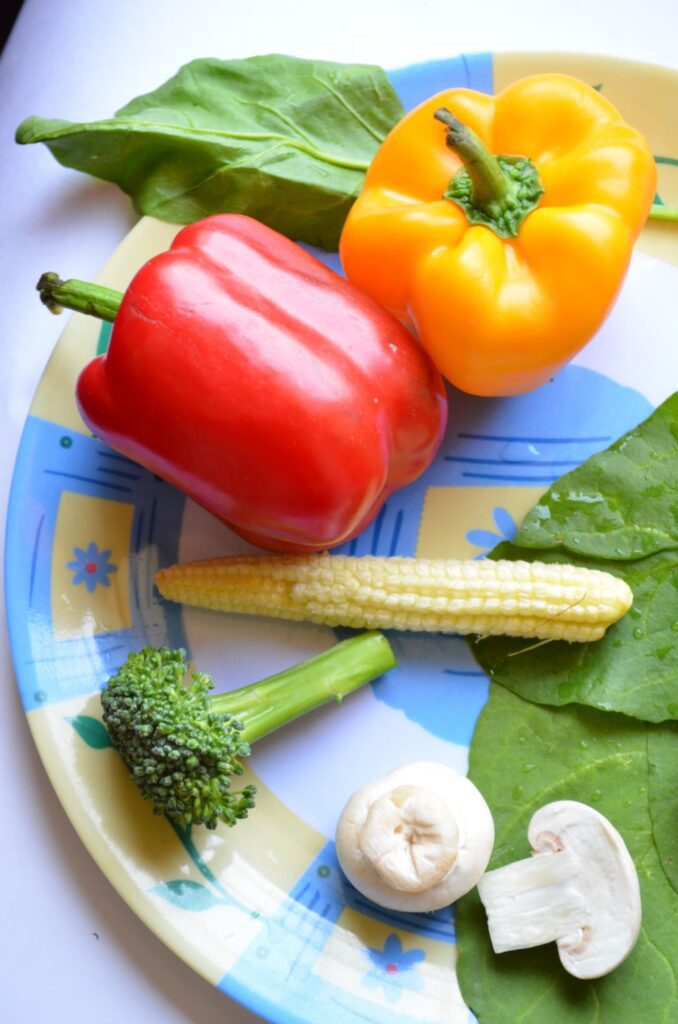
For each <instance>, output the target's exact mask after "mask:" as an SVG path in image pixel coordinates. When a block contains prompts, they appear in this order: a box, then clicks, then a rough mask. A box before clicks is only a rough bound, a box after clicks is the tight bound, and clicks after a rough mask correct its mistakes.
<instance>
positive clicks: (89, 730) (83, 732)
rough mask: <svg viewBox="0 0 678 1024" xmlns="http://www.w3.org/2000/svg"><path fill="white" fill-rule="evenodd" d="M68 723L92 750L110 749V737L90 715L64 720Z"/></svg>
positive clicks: (74, 716) (104, 727) (75, 716)
mask: <svg viewBox="0 0 678 1024" xmlns="http://www.w3.org/2000/svg"><path fill="white" fill-rule="evenodd" d="M66 721H67V722H70V723H71V725H72V726H73V728H74V729H75V731H76V732H77V734H78V736H79V737H80V739H81V740H84V742H85V743H86V744H87V746H88V747H91V748H92V749H93V750H106V748H107V747H112V746H113V744H112V743H111V737H110V736H109V735H108V730H107V729H106V726H105V725H104V723H103V722H100V721H99V719H98V718H92V716H91V715H73V716H72V717H69V718H67V719H66Z"/></svg>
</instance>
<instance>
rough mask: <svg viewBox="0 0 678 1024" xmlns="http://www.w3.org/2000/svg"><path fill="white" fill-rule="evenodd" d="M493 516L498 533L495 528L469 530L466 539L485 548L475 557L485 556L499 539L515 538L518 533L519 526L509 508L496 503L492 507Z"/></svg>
mask: <svg viewBox="0 0 678 1024" xmlns="http://www.w3.org/2000/svg"><path fill="white" fill-rule="evenodd" d="M492 518H493V519H494V525H495V526H496V527H497V532H496V533H495V532H494V531H493V530H469V531H468V533H467V534H466V540H467V541H468V542H469V544H474V545H475V546H476V547H479V548H484V550H483V551H481V552H480V553H479V554H477V555H474V556H473V557H474V558H485V556H486V555H487V553H488V552H489V551H490V550H491V549H492V548H493V547H494V546H495V544H498V543H499V541H502V540H513V538H514V537H515V535H516V531H517V529H518V527H517V525H516V522H515V520H514V518H513V516H512V515H511V513H510V512H509V511H508V510H507V509H505V508H502V506H501V505H496V506H495V508H493V509H492Z"/></svg>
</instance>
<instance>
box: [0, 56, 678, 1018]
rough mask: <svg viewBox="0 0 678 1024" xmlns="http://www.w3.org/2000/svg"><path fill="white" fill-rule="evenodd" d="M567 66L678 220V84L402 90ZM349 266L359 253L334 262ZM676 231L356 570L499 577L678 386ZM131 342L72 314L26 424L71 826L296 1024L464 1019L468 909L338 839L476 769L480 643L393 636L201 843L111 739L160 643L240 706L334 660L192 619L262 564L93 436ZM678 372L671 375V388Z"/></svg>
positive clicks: (12, 569)
mask: <svg viewBox="0 0 678 1024" xmlns="http://www.w3.org/2000/svg"><path fill="white" fill-rule="evenodd" d="M547 70H548V71H552V70H560V71H565V72H569V73H571V74H575V75H577V76H578V77H581V78H583V79H585V80H586V81H588V82H590V83H591V84H593V85H595V87H596V88H598V89H601V90H602V92H603V93H604V95H606V96H608V97H609V98H610V99H611V100H612V101H613V102H614V103H615V104H616V105H617V106H618V107H619V108H620V109H621V111H622V113H623V114H624V115H625V116H626V117H627V119H628V120H629V121H631V122H632V123H634V124H636V125H637V126H638V127H639V128H641V129H642V130H643V131H644V132H645V133H646V135H647V136H648V138H649V140H650V142H651V145H652V148H653V152H654V153H655V154H656V159H657V164H658V168H659V199H660V200H662V201H664V202H673V203H676V202H678V136H677V135H676V121H675V111H676V109H678V74H676V73H675V72H671V71H668V70H664V69H661V68H657V67H650V66H645V65H639V64H632V63H629V62H623V61H615V60H610V59H603V58H596V57H592V56H576V55H557V54H504V55H499V56H491V55H489V54H480V55H473V56H468V57H457V58H454V59H452V60H444V61H438V62H435V63H430V64H425V65H419V66H415V67H410V68H406V69H403V70H400V71H397V72H394V73H393V74H392V76H391V77H392V81H393V84H394V86H395V88H396V89H397V91H398V92H399V94H400V96H401V98H402V100H403V103H404V105H405V106H406V107H407V108H409V107H411V106H413V105H414V104H416V103H418V102H419V101H420V100H423V99H424V98H426V97H427V96H429V95H432V94H433V93H434V92H437V91H439V90H441V89H443V88H446V87H449V86H457V85H463V86H470V87H472V88H476V89H481V90H485V91H487V92H493V91H498V90H499V89H501V88H503V87H504V86H505V85H506V84H508V83H509V82H510V81H512V80H514V79H515V78H518V77H521V76H523V75H524V74H527V73H533V72H538V71H547ZM175 231H176V228H174V227H172V226H170V225H167V224H161V223H159V222H156V221H152V220H149V219H144V220H142V221H140V222H139V224H138V225H137V226H136V227H135V228H134V230H133V231H132V232H131V233H130V235H129V236H128V237H127V238H126V239H125V241H124V242H123V243H122V245H121V246H120V247H119V249H118V250H117V251H116V252H115V254H114V255H113V257H112V259H111V260H110V262H109V263H108V265H107V266H106V268H105V269H104V271H103V273H102V275H101V277H100V280H101V281H102V282H103V283H105V284H108V285H110V286H111V287H115V288H124V287H125V285H126V284H127V283H128V281H129V280H130V278H131V277H132V274H133V273H134V271H135V270H136V269H137V268H138V267H139V266H140V265H141V264H142V262H144V261H145V260H146V259H147V258H148V257H150V256H151V255H153V254H154V253H156V252H158V251H160V250H162V249H165V248H166V247H167V245H168V244H169V242H170V240H171V238H172V236H173V234H174V233H175ZM326 258H327V259H328V262H330V264H333V265H335V266H336V257H326ZM676 263H678V233H677V232H676V230H675V228H673V227H672V226H671V225H667V224H653V225H652V226H650V227H648V228H647V229H646V230H645V232H644V233H643V236H642V238H641V240H640V242H639V245H638V248H637V252H636V254H635V256H634V259H633V263H632V267H631V270H630V273H629V276H628V279H627V282H626V284H625V287H624V289H623V292H622V295H621V297H620V300H619V302H618V304H617V306H616V308H615V310H614V312H613V313H612V315H611V317H610V318H609V320H608V321H607V323H606V324H605V326H604V327H603V329H602V330H601V331H600V333H599V335H598V336H597V337H596V338H595V339H594V340H593V341H592V342H591V344H590V345H589V346H587V348H586V349H585V350H584V351H583V352H582V353H581V355H580V356H579V357H578V358H577V359H576V360H575V362H574V363H573V364H571V365H570V366H568V367H567V368H566V369H565V370H563V371H562V373H560V374H559V376H558V377H557V378H556V379H555V380H553V381H551V382H550V383H549V384H547V385H545V386H544V387H542V388H541V389H540V390H538V391H536V392H534V393H533V394H530V395H526V396H523V397H518V398H510V399H504V400H488V399H474V398H469V397H465V396H461V395H451V396H450V425H449V430H448V432H447V435H446V437H445V440H444V443H443V445H442V447H441V450H440V453H439V455H438V458H437V460H436V462H435V464H434V465H432V466H431V468H430V469H429V471H428V472H427V473H426V475H425V476H424V477H422V478H421V479H420V480H419V481H418V482H417V483H415V484H414V485H412V486H411V487H409V488H408V489H406V490H404V491H401V492H400V493H398V494H396V495H394V496H393V498H391V499H390V500H389V502H388V504H387V505H386V507H385V508H384V509H383V511H382V513H381V514H380V515H379V517H378V518H377V519H376V521H375V522H374V523H373V524H372V525H371V526H370V527H369V528H368V529H367V530H366V531H365V532H364V533H363V534H362V535H361V536H360V537H358V538H357V539H356V540H355V541H353V542H352V543H351V545H350V546H347V548H346V550H350V551H351V552H352V553H357V554H367V553H379V554H384V555H393V554H399V555H414V554H417V555H421V556H451V557H457V556H459V557H471V558H480V557H483V555H484V553H485V552H486V551H487V550H488V549H489V548H490V547H492V546H493V545H494V544H495V542H496V541H497V540H499V539H500V538H504V537H510V536H511V535H512V533H513V531H514V529H515V524H516V522H517V521H519V520H520V518H521V516H522V515H523V513H524V512H525V511H527V509H528V508H530V507H531V506H532V505H533V504H534V502H535V500H536V499H537V497H538V496H539V495H540V494H541V493H542V492H543V491H544V490H545V489H546V487H547V486H548V485H549V484H550V483H552V482H553V481H554V480H555V479H556V478H557V477H558V476H559V475H560V474H562V473H563V472H564V471H565V470H567V469H570V468H572V467H573V466H575V465H577V463H579V462H581V461H582V460H583V459H585V458H587V457H588V456H589V455H591V454H592V453H593V452H595V451H598V450H599V449H601V448H604V447H606V446H607V445H608V444H609V443H610V442H611V441H613V440H614V439H615V438H616V437H617V436H618V435H619V434H621V433H622V432H623V431H625V430H627V429H629V428H630V427H632V426H633V425H635V424H636V423H638V422H639V421H640V420H641V419H643V418H644V417H645V416H646V415H647V414H648V413H649V412H650V411H651V409H652V408H653V407H654V406H655V405H656V404H658V403H659V402H660V401H661V400H663V399H664V398H665V397H667V395H668V394H669V392H670V391H671V390H673V388H674V387H675V385H676V378H677V377H678V374H677V373H676V355H675V337H674V336H673V331H674V328H673V326H672V325H673V324H675V308H674V301H675V295H676V293H677V292H678V269H677V268H676V266H675V264H676ZM107 341H108V330H107V329H105V328H104V329H101V328H100V326H99V325H98V324H97V323H95V322H94V321H92V320H89V319H87V318H85V317H82V316H79V315H74V316H72V317H71V318H70V320H69V322H68V324H67V327H66V329H65V331H64V333H63V335H62V337H61V339H60V341H59V343H58V345H57V347H56V349H55V351H54V354H53V356H52V359H51V361H50V363H49V365H48V367H47V370H46V372H45V374H44V377H43V379H42V381H41V383H40V386H39V388H38V391H37V394H36V396H35V400H34V402H33V405H32V408H31V412H30V415H29V417H28V421H27V423H26V427H25V431H24V434H23V439H22V443H21V448H20V451H19V456H18V460H17V465H16V471H15V477H14V484H13V489H12V493H11V500H10V509H9V518H8V534H7V558H6V561H7V605H8V614H9V624H10V633H11V642H12V648H13V653H14V660H15V665H16V674H17V679H18V683H19V688H20V690H21V696H22V699H23V702H24V705H25V708H26V712H27V715H28V720H29V722H30V726H31V729H32V733H33V736H34V738H35V742H36V744H37V746H38V749H39V751H40V755H41V757H42V759H43V761H44V764H45V767H46V769H47V771H48V772H49V775H50V777H51V779H52V782H53V784H54V787H55V789H56V791H57V793H58V795H59V798H60V799H61V801H62V803H63V805H64V808H65V810H66V813H67V814H68V815H69V817H70V818H71V820H72V822H73V824H74V825H75V827H76V828H77V830H78V832H79V833H80V836H81V837H82V839H83V842H84V843H85V844H86V846H87V847H88V849H89V850H90V852H91V853H92V855H93V856H94V858H95V859H96V861H97V862H98V864H99V865H100V867H101V868H102V870H103V871H104V873H105V874H106V875H107V877H108V878H109V880H110V881H111V882H112V883H113V885H114V886H115V887H116V888H117V889H118V891H119V892H120V894H121V895H122V896H123V898H124V899H125V900H127V902H128V903H129V904H130V905H131V906H132V907H133V909H134V910H135V911H136V912H137V914H138V915H139V916H140V917H141V918H142V919H143V920H144V921H145V922H146V923H147V924H148V925H149V927H150V928H152V929H153V931H154V932H155V933H156V934H157V935H158V936H159V937H160V938H161V939H162V940H163V941H164V942H165V943H167V945H168V946H170V947H171V948H172V949H173V950H175V951H176V953H177V954H178V955H179V956H180V957H182V958H183V959H184V960H186V961H187V962H188V963H190V964H191V965H192V966H193V967H194V968H195V969H196V970H197V971H199V972H200V973H201V974H202V975H203V976H204V977H206V978H208V979H209V980H210V981H211V982H213V983H214V984H215V985H218V986H219V987H220V988H222V989H223V990H224V992H226V993H228V994H229V995H230V996H232V997H234V998H235V999H238V1000H240V1001H241V1002H243V1003H244V1004H245V1005H246V1006H248V1007H249V1008H250V1009H252V1010H253V1011H255V1012H256V1013H259V1014H261V1015H262V1016H264V1017H268V1018H270V1019H272V1020H274V1021H279V1022H282V1021H285V1022H288V1021H289V1022H292V1021H294V1022H302V1021H303V1022H309V1024H326V1022H327V1021H330V1020H331V1021H332V1022H333V1024H342V1022H345V1021H355V1020H358V1019H362V1020H370V1021H373V1022H380V1021H384V1022H386V1021H388V1022H389V1024H395V1022H398V1021H403V1022H405V1021H418V1022H422V1021H445V1022H455V1024H456V1022H466V1021H467V1020H468V1018H469V1011H468V1010H467V1008H466V1007H465V1006H464V1003H463V1001H462V998H461V995H460V993H459V989H458V987H457V984H456V977H455V959H456V945H455V929H454V914H453V910H451V909H447V910H444V911H441V912H439V913H436V914H432V915H425V916H424V915H422V916H419V915H402V914H396V913H391V912H389V911H384V910H381V909H379V908H378V907H376V906H373V905H372V904H371V903H369V902H368V901H367V900H365V899H364V898H363V897H362V896H360V894H359V893H357V892H356V891H355V890H353V889H352V888H351V887H350V886H349V885H348V884H347V883H346V881H345V880H344V878H343V877H342V874H341V872H340V870H339V867H338V864H337V860H336V855H335V849H334V843H333V839H332V837H333V834H334V828H335V823H336V819H337V816H338V814H339V812H340V810H341V808H342V806H343V804H344V802H345V801H346V799H347V798H348V796H349V795H350V793H351V792H352V791H353V790H354V789H355V788H356V787H357V786H358V785H360V784H362V783H363V782H365V781H366V780H368V779H370V778H372V777H376V776H378V775H381V774H383V773H384V772H386V771H389V770H391V769H392V768H394V767H396V766H397V765H399V764H402V763H405V762H407V761H410V760H413V759H421V758H426V759H431V760H441V761H445V762H447V763H449V764H451V765H453V766H454V767H456V768H458V769H460V770H461V771H464V770H465V767H466V759H467V748H468V744H469V741H470V738H471V733H472V730H473V725H474V722H475V719H476V716H477V714H478V712H479V710H480V708H481V707H482V705H483V702H484V701H485V699H486V696H487V688H488V683H487V680H486V678H485V677H484V675H483V673H482V672H481V671H480V670H479V668H478V667H477V665H476V664H475V663H474V661H473V659H472V657H471V655H470V653H469V650H468V648H467V646H466V645H465V643H464V642H463V640H460V639H458V638H455V637H447V638H435V637H430V636H420V635H417V634H401V635H397V636H394V637H393V638H392V639H393V644H394V647H395V649H396V653H397V656H398V658H399V660H400V667H399V668H398V669H397V670H395V671H393V672H391V673H389V674H388V675H387V676H386V677H384V678H382V679H381V680H379V681H377V682H375V683H373V684H372V685H370V686H368V687H365V688H364V689H362V690H361V691H359V692H358V693H357V694H355V695H352V696H351V697H350V698H349V699H348V700H346V702H345V703H344V704H342V706H341V707H340V708H337V707H331V708H325V709H322V710H321V711H318V712H316V713H315V714H314V715H313V716H311V717H309V718H307V719H305V720H304V721H303V723H297V724H295V725H293V726H292V727H290V728H288V729H287V730H286V731H283V732H282V733H280V734H277V735H276V736H274V737H272V738H270V739H268V740H266V741H262V742H261V743H260V744H259V745H258V746H257V748H256V750H255V751H254V753H253V756H252V758H251V760H250V764H249V767H248V779H249V780H251V781H255V782H256V784H257V787H258V790H259V796H258V801H257V808H256V810H255V812H254V813H253V814H252V816H251V817H250V818H249V819H248V820H247V821H243V822H241V823H239V824H238V826H237V828H236V829H234V830H228V829H219V830H217V831H216V832H208V831H206V830H204V829H201V830H195V831H194V832H193V834H190V833H185V832H179V831H177V830H175V829H173V828H172V826H171V825H170V824H168V822H167V821H165V820H164V819H161V818H157V817H154V816H153V814H152V813H151V809H150V807H149V806H148V805H147V804H145V803H144V802H143V801H142V800H141V799H140V798H139V797H138V796H137V794H136V790H135V789H134V787H133V785H132V783H131V782H130V781H129V780H128V777H127V775H126V772H125V770H124V768H123V766H122V763H121V761H120V760H119V758H118V755H117V754H116V753H115V752H114V751H113V750H112V749H111V747H110V744H109V741H108V737H107V734H106V732H105V730H104V728H103V726H102V725H101V722H100V703H99V689H100V687H101V686H102V685H103V684H104V682H105V681H106V680H107V679H108V677H109V676H110V675H111V674H112V673H113V672H114V670H115V669H116V668H117V667H118V666H119V665H120V664H121V663H122V662H123V661H124V659H125V657H126V655H127V652H128V651H130V650H135V649H138V648H139V647H140V646H142V645H143V644H146V643H149V644H153V645H160V644H169V645H171V646H184V647H186V648H188V650H189V652H190V653H191V655H192V657H193V658H194V660H195V662H196V663H197V665H198V666H199V667H200V668H202V669H203V670H204V671H207V672H211V673H212V674H213V675H214V678H215V680H216V682H217V685H218V687H219V688H225V689H230V688H232V687H234V686H239V685H242V684H244V683H246V682H250V681H252V680H254V679H257V678H259V677H262V676H265V675H268V674H270V673H272V672H274V671H277V670H280V669H282V668H284V667H286V666H288V665H291V664H292V663H293V662H296V661H298V660H301V659H302V658H304V657H307V656H310V655H312V654H314V653H317V652H319V651H321V650H323V649H325V648H327V647H329V646H330V645H331V644H333V643H334V641H335V636H334V633H333V631H332V630H330V629H328V628H322V627H317V626H312V625H306V624H302V623H284V622H278V621H274V620H271V621H266V620H257V619H254V618H250V617H247V616H232V617H228V616H220V615H218V614H215V613H209V612H202V611H197V610H191V609H185V610H183V611H182V610H181V609H180V608H179V607H177V606H173V605H171V604H169V603H163V602H161V601H160V600H159V599H158V597H157V595H156V594H155V593H154V590H153V575H154V571H155V570H156V569H157V568H158V567H159V566H162V565H167V564H169V563H172V562H174V561H176V560H178V559H182V560H183V559H188V558H196V557H206V556H209V555H216V554H227V553H233V552H238V551H245V550H251V549H248V548H247V547H246V545H245V544H243V543H242V542H240V541H238V540H236V539H235V538H234V537H233V535H232V534H231V533H230V532H229V531H228V530H227V529H226V528H225V527H224V526H222V525H220V524H219V523H217V522H215V521H214V520H212V519H211V518H210V517H209V516H208V515H207V514H206V513H205V512H203V511H202V510H201V509H199V508H197V507H196V506H195V505H194V504H192V503H191V502H190V501H187V500H185V499H184V497H183V496H182V495H180V494H178V493H177V492H176V491H174V490H173V489H172V488H171V487H169V486H168V485H167V484H164V483H163V482H162V481H160V480H158V479H157V478H156V477H154V476H153V475H152V474H150V473H147V472H145V471H144V470H142V469H140V468H139V467H138V466H136V465H135V464H134V463H132V462H130V461H128V460H127V459H125V458H123V457H122V456H120V455H118V454H116V453H115V452H113V451H111V450H109V449H108V448H106V447H105V446H104V445H103V444H102V443H101V442H99V441H98V440H96V439H95V438H93V437H92V436H91V435H90V433H89V432H88V431H87V430H86V429H85V428H84V426H83V424H82V422H81V420H80V419H79V416H78V414H77V411H76V408H75V405H74V401H73V389H74V382H75V378H76V375H77V373H78V372H79V370H80V369H81V367H82V366H83V365H84V364H85V363H86V362H87V361H89V360H90V359H91V358H92V357H93V356H94V355H95V353H96V352H100V351H103V350H104V349H105V347H106V344H107ZM670 366H671V367H672V370H673V372H669V367H670Z"/></svg>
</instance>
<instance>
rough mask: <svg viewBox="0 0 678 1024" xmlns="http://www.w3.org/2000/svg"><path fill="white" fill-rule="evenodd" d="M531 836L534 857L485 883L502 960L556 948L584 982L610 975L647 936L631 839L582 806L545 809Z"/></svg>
mask: <svg viewBox="0 0 678 1024" xmlns="http://www.w3.org/2000/svg"><path fill="white" fill-rule="evenodd" d="M527 835H528V839H529V841H530V845H531V846H532V850H533V856H532V857H529V858H527V859H526V860H520V861H516V862H515V863H513V864H507V865H506V867H502V868H497V869H496V870H494V871H489V872H488V873H487V874H486V875H484V876H483V878H482V879H481V880H480V882H479V883H478V892H479V893H480V898H481V900H482V901H483V904H484V905H485V910H486V912H487V919H488V926H489V931H490V939H491V940H492V947H493V949H494V951H495V953H505V952H507V951H508V950H512V949H528V948H531V947H532V946H540V945H543V944H544V943H547V942H556V943H557V945H558V953H559V955H560V959H561V962H562V964H563V966H564V967H565V969H566V970H567V971H569V972H570V974H573V975H574V976H575V977H576V978H599V977H601V976H602V975H603V974H608V973H609V972H610V971H612V970H614V968H615V967H617V965H618V964H620V963H621V961H622V960H624V958H625V957H626V956H628V954H629V953H630V952H631V950H632V949H633V946H634V944H635V941H636V939H637V938H638V932H639V931H640V916H641V911H640V889H639V886H638V875H637V873H636V869H635V866H634V863H633V861H632V859H631V856H630V854H629V852H628V850H627V849H626V846H625V845H624V840H623V839H622V837H621V836H620V835H619V833H618V832H617V830H616V829H615V828H613V827H612V825H611V824H610V822H609V821H608V820H607V818H604V817H603V815H602V814H599V813H598V811H595V810H594V809H593V808H592V807H588V806H587V805H586V804H581V803H578V802H577V801H575V800H559V801H557V802H556V803H552V804H547V805H546V806H545V807H541V808H540V809H539V810H538V811H537V812H536V813H535V814H534V815H533V817H532V820H531V821H530V824H529V828H528V832H527Z"/></svg>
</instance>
